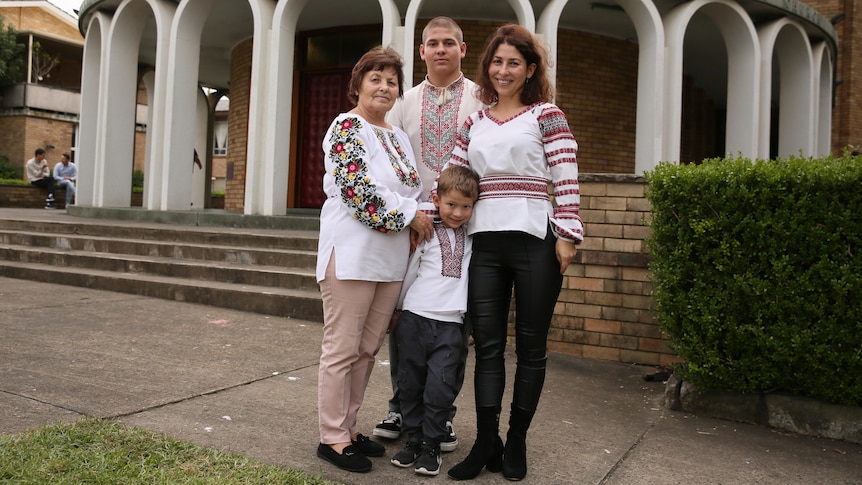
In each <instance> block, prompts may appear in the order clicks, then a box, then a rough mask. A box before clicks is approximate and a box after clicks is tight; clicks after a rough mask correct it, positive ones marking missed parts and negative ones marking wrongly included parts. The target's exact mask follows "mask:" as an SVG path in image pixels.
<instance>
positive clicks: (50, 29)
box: [0, 0, 84, 167]
mask: <svg viewBox="0 0 862 485" xmlns="http://www.w3.org/2000/svg"><path fill="white" fill-rule="evenodd" d="M0 17H3V24H4V28H5V27H7V26H8V27H12V28H13V29H15V31H16V32H17V38H18V42H19V43H21V44H23V45H24V46H25V60H26V62H25V66H24V67H25V73H24V75H25V79H22V80H21V82H20V83H18V84H16V85H14V86H10V87H8V88H7V89H5V90H4V91H3V92H2V93H0V97H2V100H0V154H2V155H5V156H6V157H8V159H9V161H10V162H12V163H14V164H18V165H21V166H22V167H23V166H24V164H25V163H26V162H27V160H29V159H30V158H32V157H33V152H34V151H35V150H36V149H37V148H43V149H45V150H46V152H47V154H48V155H47V157H48V160H49V162H50V163H51V165H52V166H53V164H55V163H57V162H59V161H60V155H61V154H63V153H69V154H70V155H71V156H72V157H73V159H74V158H75V149H76V137H77V130H78V111H79V110H80V106H81V96H80V86H81V84H80V83H81V58H82V53H83V48H84V37H83V36H82V35H81V33H80V31H79V30H78V27H77V24H76V19H75V18H74V17H72V16H71V15H69V14H67V13H66V12H64V11H62V10H60V9H59V8H57V7H55V6H54V5H52V4H50V3H49V2H47V1H8V0H7V1H2V2H0Z"/></svg>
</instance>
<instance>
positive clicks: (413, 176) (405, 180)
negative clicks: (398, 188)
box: [374, 128, 422, 187]
mask: <svg viewBox="0 0 862 485" xmlns="http://www.w3.org/2000/svg"><path fill="white" fill-rule="evenodd" d="M374 133H375V134H377V139H378V140H380V144H381V145H383V150H384V151H385V152H386V155H388V156H389V161H390V162H391V163H392V168H394V169H395V174H396V175H398V180H400V181H401V183H402V184H404V185H406V186H408V187H418V186H419V185H420V184H421V183H422V182H420V181H419V173H418V172H416V169H415V168H413V165H411V164H410V160H408V159H407V157H406V156H404V150H402V149H401V145H400V144H399V143H398V140H397V139H396V138H395V134H394V133H389V141H391V142H392V146H393V147H395V151H396V152H397V153H398V157H399V158H400V159H401V163H399V161H398V158H396V157H395V154H394V153H392V150H391V149H390V148H389V144H388V143H386V136H385V135H384V134H383V130H381V129H380V128H374ZM401 164H403V165H404V166H405V167H407V169H408V170H409V171H410V173H406V174H405V173H404V169H403V168H401Z"/></svg>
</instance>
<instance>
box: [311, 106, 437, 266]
mask: <svg viewBox="0 0 862 485" xmlns="http://www.w3.org/2000/svg"><path fill="white" fill-rule="evenodd" d="M323 155H324V166H325V168H326V172H325V173H324V175H323V191H324V192H325V193H326V196H327V199H326V201H325V202H324V203H323V207H322V208H321V210H320V239H319V242H318V251H317V281H318V282H319V281H321V280H323V278H324V274H325V272H326V267H327V265H328V264H329V259H330V256H331V254H332V253H333V251H334V252H335V254H336V260H335V275H336V278H338V279H339V280H363V281H380V282H388V281H402V280H403V279H404V272H405V271H406V270H407V257H408V254H409V250H410V231H409V230H404V229H406V228H407V227H408V226H409V224H410V223H411V222H413V218H414V217H415V216H416V208H417V205H418V202H417V199H418V198H419V195H420V194H421V193H422V181H421V180H420V179H419V174H418V173H417V172H416V166H415V164H414V162H413V160H414V157H413V150H412V149H411V148H410V141H409V140H408V139H407V134H405V133H404V132H403V131H401V130H400V129H398V128H395V129H392V130H389V129H386V128H383V127H379V126H375V125H372V124H371V123H369V122H367V121H366V120H365V119H364V118H362V117H361V116H359V115H356V114H350V113H342V114H340V115H338V116H337V117H336V118H335V120H333V122H332V124H331V125H330V126H329V129H328V130H327V133H326V136H325V137H324V139H323Z"/></svg>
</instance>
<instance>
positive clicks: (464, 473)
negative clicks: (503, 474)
mask: <svg viewBox="0 0 862 485" xmlns="http://www.w3.org/2000/svg"><path fill="white" fill-rule="evenodd" d="M502 462H503V440H501V439H500V436H499V435H487V434H483V433H480V434H479V435H478V436H477V437H476V443H474V444H473V448H471V449H470V454H469V455H467V458H464V461H462V462H461V463H458V464H457V465H455V466H453V467H452V468H451V469H450V470H449V472H448V475H449V477H450V478H452V479H455V480H470V479H473V478H476V476H477V475H479V472H481V471H482V468H487V469H488V471H489V472H499V471H500V469H501V468H502Z"/></svg>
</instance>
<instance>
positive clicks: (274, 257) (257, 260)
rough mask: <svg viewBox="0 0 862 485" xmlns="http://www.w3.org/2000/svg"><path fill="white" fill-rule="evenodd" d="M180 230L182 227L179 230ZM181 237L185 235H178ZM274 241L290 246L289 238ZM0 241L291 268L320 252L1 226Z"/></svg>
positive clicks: (303, 264) (311, 260)
mask: <svg viewBox="0 0 862 485" xmlns="http://www.w3.org/2000/svg"><path fill="white" fill-rule="evenodd" d="M175 232H179V231H175ZM177 239H180V240H182V239H184V238H182V237H178V238H177ZM283 239H284V241H277V240H273V241H272V243H273V244H274V245H275V244H281V245H284V246H289V243H288V242H287V241H288V240H289V238H283ZM0 244H7V245H16V246H30V247H40V248H53V249H59V250H63V251H69V250H76V251H85V252H90V253H111V254H126V255H135V256H160V257H164V258H172V259H176V260H188V259H196V260H202V261H215V262H228V263H240V264H248V265H252V264H259V265H265V266H279V267H287V268H303V267H306V268H307V267H314V265H315V262H316V260H317V252H316V251H311V250H294V249H281V248H280V247H276V248H273V249H267V248H262V247H252V246H228V245H221V244H204V243H201V244H192V243H185V242H171V241H168V242H163V241H156V240H139V239H121V238H115V237H102V236H89V235H78V234H51V233H38V232H20V231H10V230H0Z"/></svg>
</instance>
